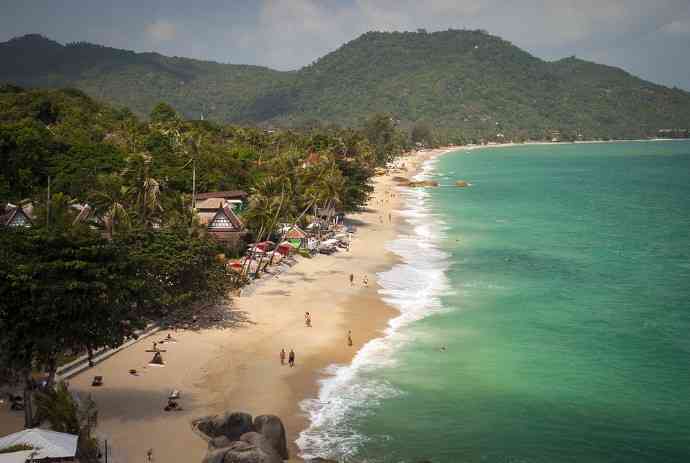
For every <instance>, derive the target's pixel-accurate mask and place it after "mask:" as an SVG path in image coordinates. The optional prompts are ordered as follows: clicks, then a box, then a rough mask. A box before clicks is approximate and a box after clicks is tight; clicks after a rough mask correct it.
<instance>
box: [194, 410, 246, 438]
mask: <svg viewBox="0 0 690 463" xmlns="http://www.w3.org/2000/svg"><path fill="white" fill-rule="evenodd" d="M197 428H199V431H201V432H203V433H204V434H206V435H207V436H208V437H209V438H210V439H213V438H215V437H220V436H225V437H227V438H228V440H230V441H236V440H239V439H240V437H241V436H242V434H245V433H248V432H251V431H253V430H254V429H253V428H252V415H250V414H248V413H225V414H224V415H215V416H212V417H210V418H206V419H204V420H201V421H199V422H198V423H197Z"/></svg>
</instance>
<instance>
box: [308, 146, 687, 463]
mask: <svg viewBox="0 0 690 463" xmlns="http://www.w3.org/2000/svg"><path fill="white" fill-rule="evenodd" d="M421 176H422V177H425V178H433V179H435V180H438V181H439V182H440V183H441V185H442V186H441V187H440V188H437V189H430V190H425V191H422V190H414V191H406V192H404V193H402V194H403V195H404V196H405V204H406V206H405V207H404V208H403V210H401V211H400V214H401V215H402V216H403V217H405V219H406V222H407V225H406V227H405V231H404V234H403V235H401V236H400V237H399V238H398V239H397V240H395V241H394V242H391V243H389V248H390V249H391V250H392V251H393V252H395V253H397V254H399V255H400V256H401V258H402V260H403V262H402V263H401V264H399V265H397V266H396V267H394V268H393V269H391V270H389V271H387V272H383V273H381V274H379V275H378V279H379V282H380V284H381V286H382V287H383V289H382V295H383V296H384V297H385V298H386V300H387V301H389V302H390V303H391V304H392V305H394V306H395V307H397V308H398V309H399V310H400V316H399V317H398V318H396V319H394V320H392V321H391V323H390V325H389V327H388V329H387V331H386V333H385V335H384V336H383V337H382V338H380V339H376V340H374V341H372V342H370V343H369V344H367V345H366V346H365V347H364V348H363V349H362V350H361V351H360V352H359V353H358V354H357V356H356V358H355V360H354V362H353V363H352V364H351V365H341V366H337V365H334V366H333V367H331V368H330V369H329V371H328V372H327V376H326V378H325V379H324V381H323V382H322V385H321V390H320V394H319V397H318V398H315V399H313V400H307V401H305V402H303V404H302V407H303V409H304V410H305V413H308V414H309V416H310V418H311V420H312V421H311V426H310V428H309V429H308V430H306V431H305V432H303V433H302V434H301V435H300V436H299V439H298V445H299V446H300V448H301V449H302V452H303V454H304V456H305V457H313V456H322V457H330V458H335V459H337V460H339V461H346V462H350V461H351V462H410V463H414V462H418V461H421V460H428V461H431V462H437V463H440V462H487V463H490V462H501V463H508V462H510V463H528V462H535V463H536V462H539V463H547V462H549V463H551V462H586V463H597V462H626V463H628V462H679V463H681V462H682V463H685V462H690V142H686V141H674V142H631V143H611V144H575V145H555V146H554V145H545V146H521V147H514V148H495V149H483V150H475V151H457V152H454V153H451V154H448V155H446V156H443V157H441V158H439V159H437V160H435V161H432V162H430V163H428V164H427V165H426V166H425V170H424V172H423V174H422V175H421ZM458 179H463V180H467V181H470V182H471V184H472V186H471V187H470V188H457V187H454V186H452V185H453V183H454V182H455V181H456V180H458ZM443 347H445V350H442V348H443Z"/></svg>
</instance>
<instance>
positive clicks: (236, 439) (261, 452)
mask: <svg viewBox="0 0 690 463" xmlns="http://www.w3.org/2000/svg"><path fill="white" fill-rule="evenodd" d="M196 428H197V429H198V430H199V431H200V432H201V433H203V434H204V435H205V436H206V437H207V438H208V440H209V442H208V449H209V451H208V453H207V454H206V457H205V458H204V460H203V463H280V462H282V461H283V460H287V459H288V458H289V455H288V449H287V435H286V433H285V426H283V422H282V421H281V420H280V418H278V417H277V416H273V415H262V416H257V417H256V419H252V416H251V415H250V414H248V413H226V414H224V415H216V416H212V417H209V418H204V419H202V420H199V421H197V422H196Z"/></svg>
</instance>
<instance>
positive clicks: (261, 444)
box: [203, 432, 283, 463]
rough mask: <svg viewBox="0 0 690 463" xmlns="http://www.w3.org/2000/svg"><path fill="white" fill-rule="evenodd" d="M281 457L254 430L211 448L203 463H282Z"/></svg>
mask: <svg viewBox="0 0 690 463" xmlns="http://www.w3.org/2000/svg"><path fill="white" fill-rule="evenodd" d="M282 461H283V460H282V458H280V455H278V453H277V452H276V451H275V450H274V449H273V447H272V446H271V444H270V443H269V442H268V440H266V438H265V437H264V436H262V435H261V434H259V433H256V432H248V433H245V434H243V435H242V437H241V438H240V440H238V441H235V442H231V443H230V445H229V446H228V447H225V448H222V449H218V450H211V451H209V452H208V453H207V454H206V457H205V458H204V460H203V463H282Z"/></svg>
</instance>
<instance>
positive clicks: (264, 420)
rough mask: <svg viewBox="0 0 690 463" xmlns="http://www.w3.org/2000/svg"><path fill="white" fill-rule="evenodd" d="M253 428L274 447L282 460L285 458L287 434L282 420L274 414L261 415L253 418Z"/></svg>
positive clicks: (286, 454)
mask: <svg viewBox="0 0 690 463" xmlns="http://www.w3.org/2000/svg"><path fill="white" fill-rule="evenodd" d="M254 430H255V431H256V432H258V433H259V434H261V435H263V436H264V437H265V438H266V440H267V441H268V442H269V443H270V444H271V446H272V447H273V448H274V449H276V451H277V452H278V454H279V455H280V457H281V458H282V459H283V460H287V459H288V458H289V456H288V449H287V436H286V433H285V427H284V426H283V422H282V421H281V420H280V418H278V417H277V416H275V415H261V416H257V417H256V418H254Z"/></svg>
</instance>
